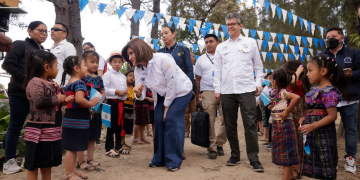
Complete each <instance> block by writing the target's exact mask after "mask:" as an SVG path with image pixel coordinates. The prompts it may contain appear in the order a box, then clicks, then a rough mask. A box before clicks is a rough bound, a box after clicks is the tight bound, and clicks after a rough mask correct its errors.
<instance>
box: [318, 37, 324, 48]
mask: <svg viewBox="0 0 360 180" xmlns="http://www.w3.org/2000/svg"><path fill="white" fill-rule="evenodd" d="M319 43H320V46H321V49H324V39H319Z"/></svg>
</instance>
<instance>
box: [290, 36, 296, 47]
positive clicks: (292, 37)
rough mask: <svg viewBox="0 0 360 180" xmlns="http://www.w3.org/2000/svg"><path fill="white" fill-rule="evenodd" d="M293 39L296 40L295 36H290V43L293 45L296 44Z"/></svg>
mask: <svg viewBox="0 0 360 180" xmlns="http://www.w3.org/2000/svg"><path fill="white" fill-rule="evenodd" d="M295 38H296V36H294V35H290V39H291V40H292V42H293V43H294V45H295V44H296V42H295Z"/></svg>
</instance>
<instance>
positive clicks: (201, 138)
mask: <svg viewBox="0 0 360 180" xmlns="http://www.w3.org/2000/svg"><path fill="white" fill-rule="evenodd" d="M209 118H210V115H209V113H207V112H204V109H203V108H202V107H200V108H199V110H198V111H197V112H194V113H193V114H192V116H191V143H192V144H195V145H198V146H201V147H205V148H209V147H210V139H209V127H210V119H209Z"/></svg>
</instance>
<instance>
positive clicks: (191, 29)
mask: <svg viewBox="0 0 360 180" xmlns="http://www.w3.org/2000/svg"><path fill="white" fill-rule="evenodd" d="M187 27H188V28H189V31H190V33H192V31H193V28H194V26H190V25H187Z"/></svg>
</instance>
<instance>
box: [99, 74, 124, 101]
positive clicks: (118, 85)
mask: <svg viewBox="0 0 360 180" xmlns="http://www.w3.org/2000/svg"><path fill="white" fill-rule="evenodd" d="M102 79H103V82H104V87H105V95H106V99H118V100H122V101H124V100H126V98H127V95H125V96H119V95H117V94H115V91H116V90H121V91H125V90H127V85H126V76H125V75H123V74H121V72H117V71H115V70H114V69H111V70H110V71H107V72H106V73H105V74H104V75H103V76H102Z"/></svg>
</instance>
